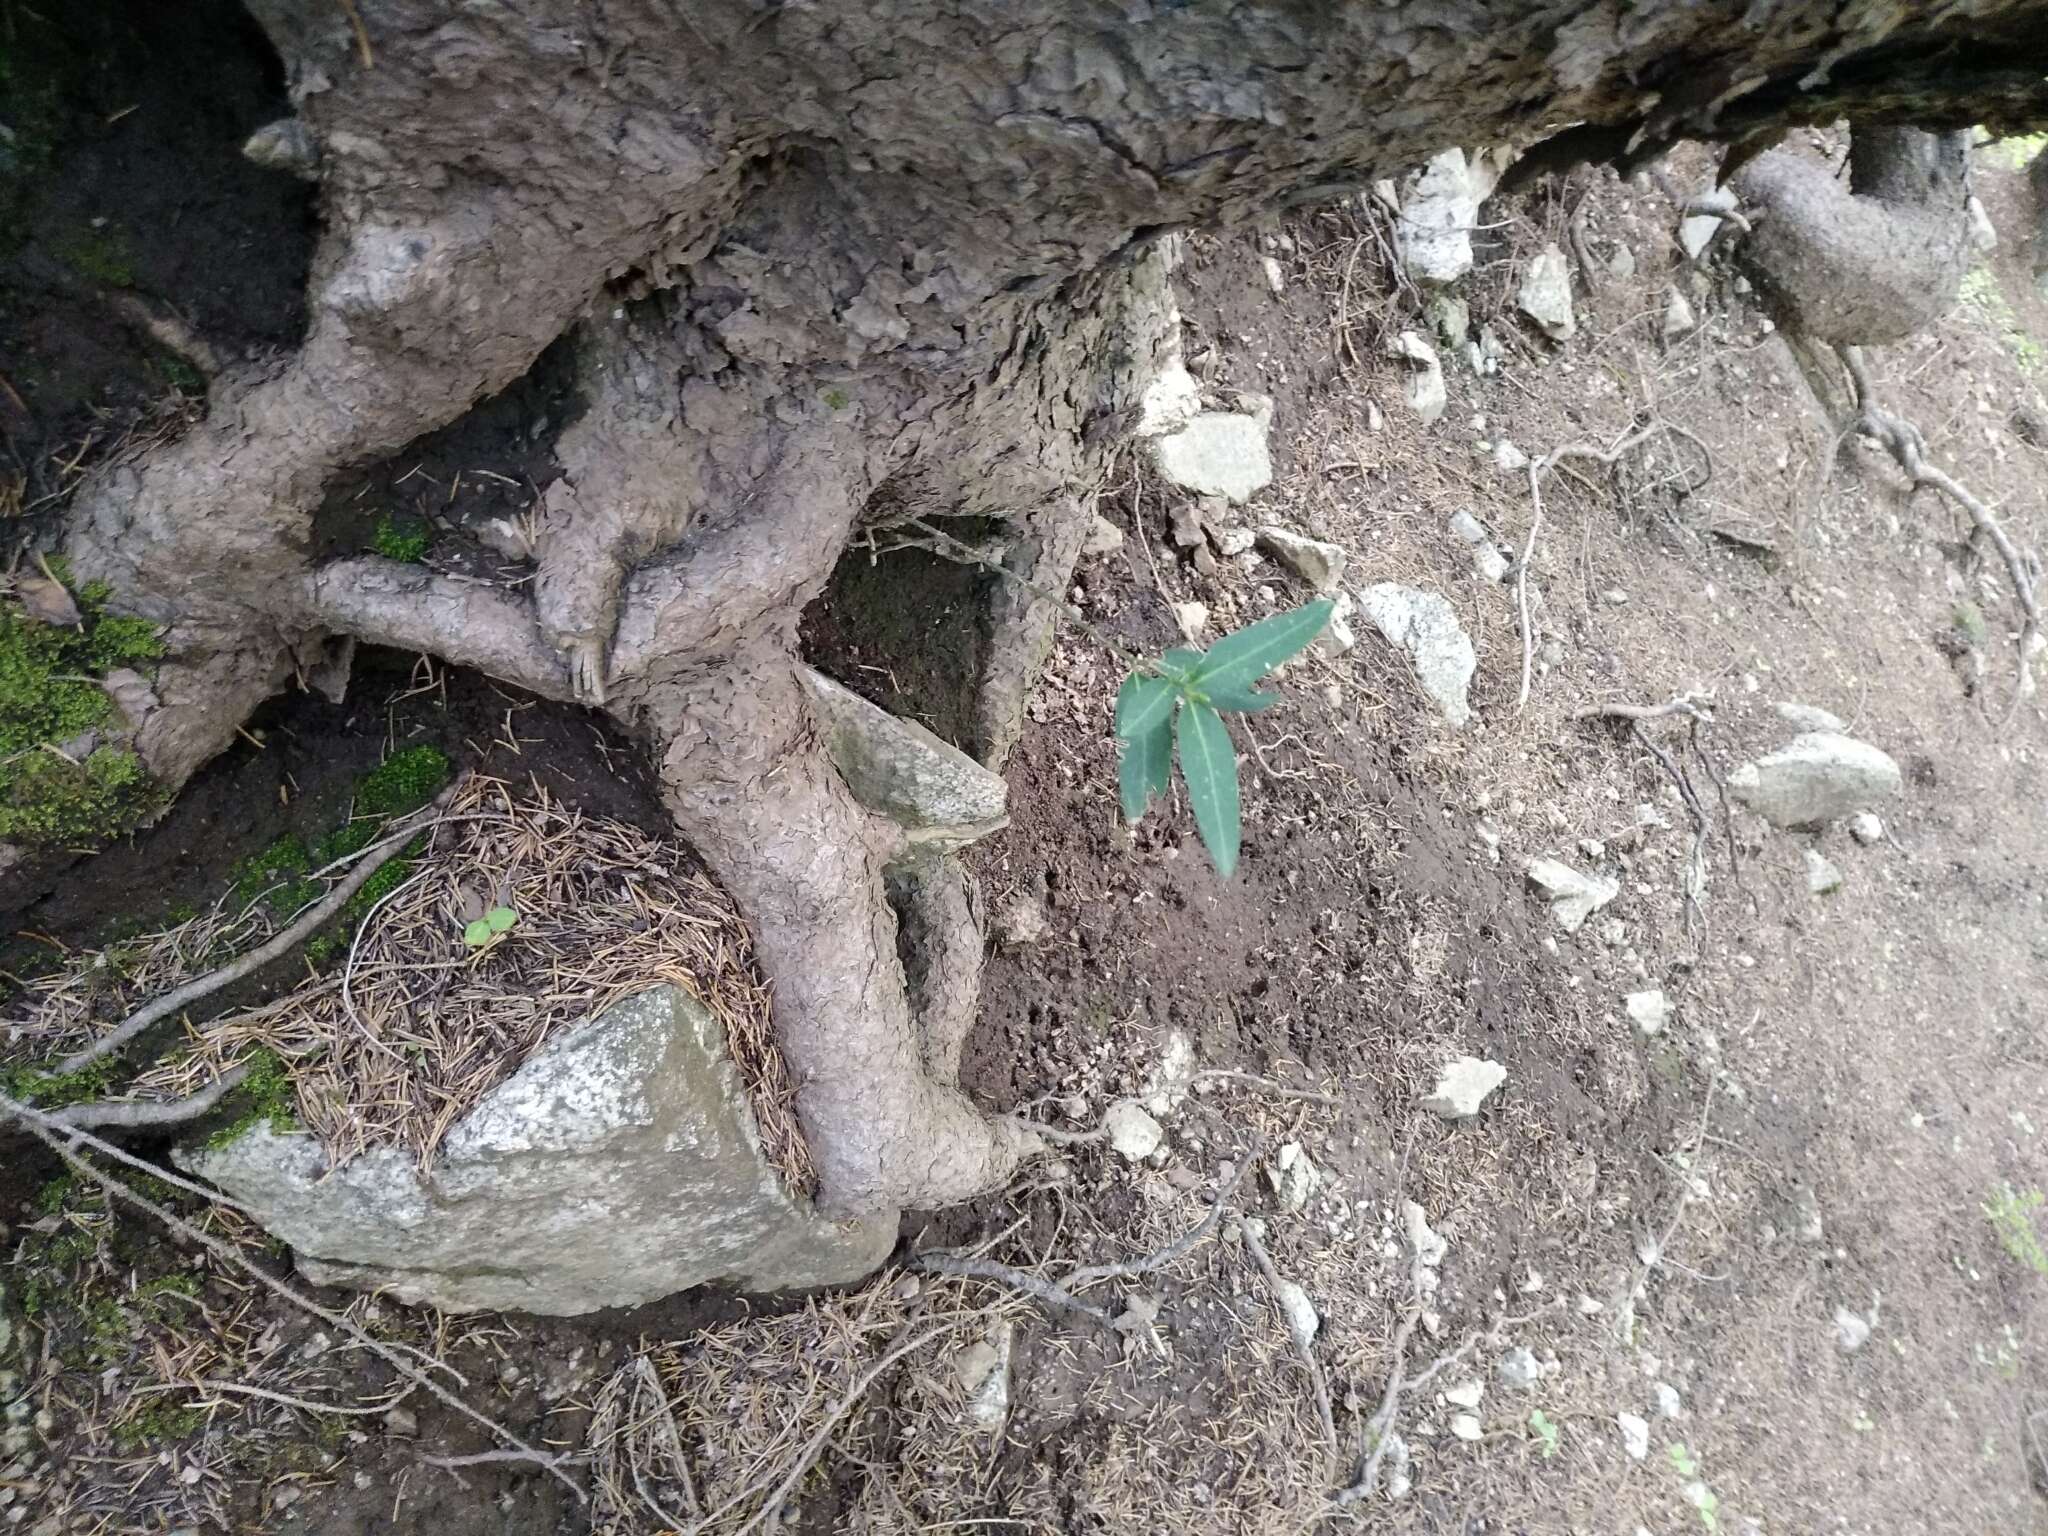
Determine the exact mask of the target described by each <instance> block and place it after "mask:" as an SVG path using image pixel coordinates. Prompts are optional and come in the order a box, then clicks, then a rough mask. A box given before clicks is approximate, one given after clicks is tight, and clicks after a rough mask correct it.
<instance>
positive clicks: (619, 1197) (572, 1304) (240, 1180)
mask: <svg viewBox="0 0 2048 1536" xmlns="http://www.w3.org/2000/svg"><path fill="white" fill-rule="evenodd" d="M174 1156H175V1158H176V1160H177V1162H178V1163H179V1164H180V1165H181V1166H182V1167H184V1168H185V1169H187V1170H188V1171H190V1172H192V1173H195V1174H197V1175H198V1176H199V1177H201V1178H204V1179H206V1180H208V1181H210V1182H212V1183H214V1184H217V1185H219V1186H220V1188H221V1189H222V1190H224V1191H225V1192H226V1193H227V1194H228V1195H229V1196H230V1197H231V1198H233V1199H235V1200H237V1201H239V1202H240V1203H241V1204H243V1205H245V1206H247V1207H248V1208H249V1209H250V1210H251V1212H252V1213H253V1214H254V1215H255V1217H256V1219H257V1221H258V1222H259V1223H260V1224H261V1225H262V1226H263V1228H264V1229H265V1230H266V1231H268V1232H271V1233H273V1234H274V1235H276V1236H278V1237H280V1238H282V1239H284V1241H286V1242H287V1243H289V1244H291V1246H292V1248H293V1249H294V1250H295V1257H296V1259H297V1262H298V1267H299V1270H300V1273H302V1274H303V1275H305V1277H306V1278H307V1279H308V1280H310V1281H312V1282H313V1283H314V1284H315V1285H342V1286H352V1287H356V1288H358V1289H365V1290H389V1291H390V1292H392V1294H393V1295H395V1296H397V1297H398V1298H399V1299H400V1300H401V1301H405V1302H408V1303H412V1304H416V1305H427V1306H436V1307H441V1308H443V1309H445V1310H448V1311H451V1312H469V1311H475V1310H477V1309H479V1308H491V1309H497V1310H503V1311H510V1312H537V1313H542V1314H546V1315H549V1316H568V1315H573V1314H577V1313H583V1312H592V1311H596V1310H597V1309H598V1308H600V1307H630V1306H638V1305H640V1304H641V1303H643V1302H649V1301H655V1300H658V1299H659V1298H661V1297H664V1296H670V1295H673V1294H675V1293H676V1292H677V1291H681V1290H685V1289H687V1288H689V1287H690V1286H693V1285H705V1284H711V1283H731V1284H736V1285H738V1286H740V1287H741V1288H743V1289H746V1290H750V1291H772V1290H782V1289H786V1288H792V1287H799V1286H818V1285H837V1284H842V1283H847V1282H851V1281H854V1280H858V1279H860V1278H861V1277H862V1276H864V1275H867V1274H869V1273H870V1272H872V1271H873V1270H874V1269H875V1267H876V1266H877V1265H879V1264H880V1263H881V1262H882V1261H883V1260H884V1259H885V1258H887V1257H888V1254H889V1250H890V1248H891V1247H892V1246H893V1245H894V1243H895V1239H896V1218H895V1215H894V1213H890V1212H885V1213H882V1214H880V1215H878V1216H875V1217H872V1218H869V1219H867V1220H863V1221H858V1222H832V1221H826V1220H824V1219H823V1218H821V1217H820V1216H818V1215H817V1214H816V1213H815V1212H814V1211H813V1210H812V1209H811V1207H810V1205H809V1202H808V1201H805V1200H802V1199H799V1198H797V1197H795V1196H793V1195H792V1194H791V1193H790V1192H789V1190H788V1189H787V1188H786V1187H785V1186H784V1184H783V1182H782V1179H781V1176H780V1175H779V1174H778V1173H777V1172H776V1171H775V1169H774V1168H772V1167H771V1166H770V1165H769V1163H768V1161H767V1159H766V1158H765V1157H764V1156H763V1155H762V1152H761V1145H760V1138H759V1135H758V1133H757V1131H756V1128H755V1121H754V1112H753V1108H752V1104H751V1102H750V1100H749V1097H748V1093H747V1088H746V1085H745V1084H744V1083H743V1082H742V1081H741V1079H740V1074H739V1069H738V1068H737V1066H735V1065H734V1062H733V1059H732V1056H731V1054H730V1052H729V1050H728V1049H727V1045H726V1039H725V1032H724V1030H723V1028H722V1027H721V1026H720V1025H719V1022H718V1020H717V1019H716V1018H714V1017H713V1016H712V1015H711V1014H710V1013H709V1012H708V1011H707V1010H705V1009H704V1008H703V1007H702V1006H700V1005H699V1004H698V1003H697V1002H696V1001H695V1000H694V999H692V998H690V997H688V996H686V995H685V994H683V993H682V992H680V991H678V990H677V989H676V988H674V987H667V986H663V987H655V988H652V989H651V990H649V991H646V992H642V993H639V994H637V995H635V996H633V997H629V998H627V999H626V1000H625V1001H623V1002H620V1003H617V1004H615V1005H613V1006H612V1007H611V1008H608V1009H606V1010H605V1011H604V1012H603V1013H601V1014H599V1015H597V1016H596V1017H595V1018H593V1019H590V1020H589V1021H587V1022H586V1023H584V1024H581V1025H578V1026H577V1027H575V1028H574V1029H570V1030H567V1031H565V1032H563V1033H561V1034H558V1035H556V1036H554V1037H552V1038H551V1039H549V1040H548V1041H547V1042H546V1043H545V1044H543V1045H542V1046H541V1048H540V1049H539V1050H538V1051H536V1052H535V1053H534V1055H533V1056H532V1057H531V1058H529V1059H528V1061H527V1062H526V1064H525V1065H524V1066H522V1067H521V1068H520V1069H519V1070H518V1071H517V1072H516V1073H514V1074H513V1075H512V1076H511V1077H510V1078H508V1079H506V1081H504V1082H503V1083H500V1084H499V1085H498V1086H497V1087H496V1088H493V1089H492V1090H491V1091H490V1092H489V1093H488V1094H486V1095H485V1096H484V1098H483V1100H482V1102H480V1103H479V1104H478V1105H477V1107H476V1108H475V1109H473V1110H472V1111H470V1113H469V1114H468V1115H466V1116H464V1117H463V1119H461V1120H460V1121H458V1122H457V1123H456V1125H455V1127H454V1129H453V1130H452V1131H450V1132H449V1134H448V1137H447V1140H446V1141H445V1142H444V1143H443V1145H442V1148H441V1151H440V1153H439V1155H438V1156H437V1157H436V1158H435V1159H434V1161H433V1163H432V1165H431V1166H430V1167H429V1168H428V1169H427V1170H426V1172H425V1173H424V1174H422V1173H421V1172H420V1170H419V1169H418V1167H417V1166H416V1162H415V1159H414V1157H413V1155H412V1153H411V1152H410V1151H409V1150H408V1149H406V1148H403V1147H391V1146H383V1147H374V1148H372V1149H371V1150H370V1151H368V1152H365V1153H364V1154H362V1155H361V1156H359V1157H357V1158H355V1159H353V1160H352V1161H350V1162H347V1163H344V1164H343V1165H341V1166H340V1167H338V1168H330V1167H329V1166H328V1162H327V1155H326V1153H325V1152H324V1151H323V1150H322V1149H321V1146H320V1144H319V1142H318V1141H317V1140H315V1139H314V1138H313V1137H312V1136H310V1135H307V1134H304V1133H302V1132H296V1131H295V1132H289V1133H286V1134H282V1135H280V1134H278V1133H276V1132H274V1131H272V1130H271V1129H270V1128H269V1127H268V1125H267V1124H263V1123H259V1124H258V1125H256V1126H255V1127H253V1128H251V1129H250V1130H248V1131H246V1132H244V1133H243V1134H242V1135H241V1136H239V1137H237V1138H236V1139H235V1140H233V1141H231V1142H229V1143H228V1144H227V1145H226V1146H224V1147H218V1148H199V1149H192V1150H181V1151H179V1152H177V1153H175V1154H174Z"/></svg>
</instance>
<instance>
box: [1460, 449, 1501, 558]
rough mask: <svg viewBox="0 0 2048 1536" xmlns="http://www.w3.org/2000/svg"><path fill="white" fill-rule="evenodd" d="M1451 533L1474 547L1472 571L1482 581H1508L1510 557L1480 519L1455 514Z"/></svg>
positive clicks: (1468, 513) (1466, 513)
mask: <svg viewBox="0 0 2048 1536" xmlns="http://www.w3.org/2000/svg"><path fill="white" fill-rule="evenodd" d="M1510 446H1513V445H1512V444H1510ZM1451 532H1452V533H1454V534H1456V535H1457V536H1458V537H1459V538H1460V539H1463V540H1464V541H1465V542H1466V543H1467V544H1469V545H1471V546H1472V569H1473V571H1474V572H1475V573H1477V575H1478V577H1479V579H1480V580H1481V581H1492V582H1498V581H1505V580H1506V579H1507V574H1508V571H1509V569H1510V567H1509V564H1508V557H1507V556H1506V555H1504V554H1502V553H1501V552H1500V548H1499V546H1498V545H1496V544H1495V543H1494V542H1493V540H1492V539H1490V538H1488V537H1487V536H1486V530H1485V529H1484V528H1482V527H1480V526H1479V519H1477V518H1476V517H1474V516H1473V515H1472V514H1471V513H1470V512H1457V513H1453V514H1452V516H1451Z"/></svg>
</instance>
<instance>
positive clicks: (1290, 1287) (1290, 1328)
mask: <svg viewBox="0 0 2048 1536" xmlns="http://www.w3.org/2000/svg"><path fill="white" fill-rule="evenodd" d="M1273 1291H1274V1294H1275V1295H1276V1296H1277V1297H1278V1298H1279V1301H1280V1312H1281V1315H1282V1316H1283V1317H1285V1318H1286V1319H1287V1332H1288V1334H1289V1335H1290V1336H1291V1337H1292V1338H1293V1340H1294V1343H1295V1347H1296V1348H1297V1349H1304V1350H1305V1349H1307V1348H1308V1347H1309V1346H1310V1345H1311V1344H1313V1343H1315V1341H1316V1330H1317V1329H1319V1328H1321V1327H1322V1326H1323V1320H1322V1318H1321V1317H1320V1316H1318V1315H1317V1313H1316V1308H1315V1303H1314V1302H1312V1301H1310V1300H1309V1299H1308V1292H1307V1291H1304V1290H1303V1289H1302V1288H1301V1287H1300V1286H1298V1285H1296V1284H1295V1283H1294V1282H1293V1281H1292V1280H1282V1281H1281V1282H1280V1283H1279V1284H1278V1285H1276V1286H1274V1287H1273Z"/></svg>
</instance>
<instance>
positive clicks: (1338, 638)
mask: <svg viewBox="0 0 2048 1536" xmlns="http://www.w3.org/2000/svg"><path fill="white" fill-rule="evenodd" d="M1353 606H1354V605H1353V603H1352V601H1351V594H1350V593H1349V592H1339V593H1338V594H1337V595H1336V597H1335V598H1334V599H1332V601H1331V607H1330V622H1329V623H1327V624H1325V625H1324V626H1323V632H1322V633H1321V634H1320V635H1318V636H1316V642H1315V645H1316V654H1317V655H1319V656H1342V655H1343V654H1344V653H1345V652H1346V651H1349V650H1350V649H1352V647H1354V646H1356V645H1357V644H1358V636H1357V635H1356V634H1354V633H1352V629H1351V614H1352V609H1353Z"/></svg>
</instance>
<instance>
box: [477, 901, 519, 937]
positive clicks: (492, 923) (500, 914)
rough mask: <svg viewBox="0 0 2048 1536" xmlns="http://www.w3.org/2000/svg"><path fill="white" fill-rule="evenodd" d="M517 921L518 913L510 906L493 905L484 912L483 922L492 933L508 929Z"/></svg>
mask: <svg viewBox="0 0 2048 1536" xmlns="http://www.w3.org/2000/svg"><path fill="white" fill-rule="evenodd" d="M518 921H519V914H518V913H517V912H514V911H513V910H512V909H511V908H510V907H493V908H491V910H490V911H488V912H486V913H485V914H484V924H485V926H486V927H487V928H489V930H490V931H491V932H492V933H493V934H500V933H504V932H506V931H508V930H509V929H510V928H511V926H512V925H513V924H514V923H516V922H518Z"/></svg>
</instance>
